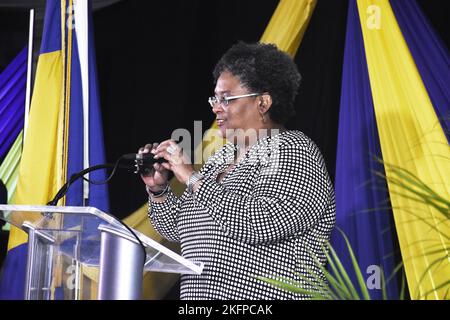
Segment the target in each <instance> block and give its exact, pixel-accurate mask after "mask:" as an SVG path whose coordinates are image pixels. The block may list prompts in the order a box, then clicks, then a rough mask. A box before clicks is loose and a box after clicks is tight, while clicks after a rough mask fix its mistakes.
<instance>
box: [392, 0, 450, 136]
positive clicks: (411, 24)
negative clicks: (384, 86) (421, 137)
mask: <svg viewBox="0 0 450 320" xmlns="http://www.w3.org/2000/svg"><path fill="white" fill-rule="evenodd" d="M390 3H391V7H392V10H393V11H394V14H395V17H396V18H397V22H398V25H399V27H400V29H401V31H402V33H403V37H404V38H405V40H406V43H407V44H408V48H409V51H410V52H411V55H412V56H413V58H414V62H415V63H416V67H417V70H418V71H419V73H420V76H421V77H422V81H423V84H424V85H425V88H426V89H427V92H428V95H429V97H430V100H431V103H432V104H433V106H434V109H435V111H436V115H437V116H438V118H439V121H440V123H441V126H442V129H443V130H444V132H445V135H446V137H447V140H448V141H449V142H450V55H449V52H448V49H447V48H446V47H445V45H444V43H443V42H442V40H441V39H440V38H439V36H438V35H437V34H436V32H435V31H434V30H433V27H432V26H431V25H430V23H429V22H428V20H427V18H426V17H425V15H424V14H423V13H422V11H421V9H420V8H419V6H418V5H417V3H416V1H415V0H395V1H391V2H390ZM442 10H445V9H444V8H442Z"/></svg>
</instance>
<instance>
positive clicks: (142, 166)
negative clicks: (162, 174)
mask: <svg viewBox="0 0 450 320" xmlns="http://www.w3.org/2000/svg"><path fill="white" fill-rule="evenodd" d="M153 157H154V154H152V153H127V154H124V155H123V156H122V159H124V160H133V161H134V163H135V165H134V166H135V167H136V171H135V173H138V174H142V175H147V174H149V173H150V172H151V171H152V170H153V165H154V164H155V163H160V164H161V163H163V162H167V160H166V159H164V158H158V159H155V158H153Z"/></svg>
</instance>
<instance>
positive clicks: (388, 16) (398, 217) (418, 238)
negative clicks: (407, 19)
mask: <svg viewBox="0 0 450 320" xmlns="http://www.w3.org/2000/svg"><path fill="white" fill-rule="evenodd" d="M357 4H358V11H359V17H360V21H361V28H362V33H363V38H364V46H365V52H366V56H367V65H368V70H369V78H370V85H371V90H372V96H373V103H374V108H375V115H376V120H377V126H378V132H379V136H380V143H381V150H382V154H383V160H384V161H385V162H386V163H389V164H392V165H396V166H399V167H402V168H405V169H407V170H408V171H410V172H411V173H413V174H414V175H416V176H417V177H418V178H419V179H421V180H422V181H423V182H425V183H426V184H427V185H428V186H430V187H431V188H432V189H434V191H436V192H437V193H438V194H440V195H441V196H442V197H444V198H447V199H449V198H450V184H449V181H450V180H449V177H450V161H449V159H450V149H449V145H448V143H447V140H446V137H445V135H444V133H443V131H442V128H441V126H440V125H439V121H438V119H437V117H436V114H435V111H434V109H433V105H432V104H431V101H430V99H429V97H428V94H427V91H426V89H425V87H424V85H423V83H422V80H421V78H420V75H419V73H418V71H417V69H416V66H415V64H414V61H413V58H412V56H411V54H410V52H409V50H408V47H407V44H406V42H405V40H404V38H403V36H402V33H401V30H400V29H399V27H398V25H397V21H396V19H395V16H394V14H393V12H392V8H391V7H390V4H389V1H388V0H358V1H357ZM385 168H386V176H387V179H388V181H389V179H392V178H394V179H395V176H394V175H393V172H392V171H391V170H390V169H389V166H385ZM388 188H389V193H390V199H391V204H392V207H393V213H394V220H395V225H396V229H397V234H398V238H399V243H400V248H401V253H402V259H403V262H404V267H405V272H406V277H407V282H408V287H409V289H410V294H411V297H412V298H428V299H430V298H431V299H442V298H443V297H444V295H445V292H444V289H445V288H440V289H439V288H438V287H439V284H442V283H444V282H445V281H448V280H449V278H450V263H449V261H448V260H447V261H445V260H444V261H443V263H441V264H440V265H436V266H435V267H434V268H431V269H427V268H428V267H429V266H430V265H432V264H433V261H435V260H436V259H438V258H439V256H440V255H439V254H438V253H432V252H431V251H433V250H439V249H441V250H442V252H445V250H447V249H446V248H448V247H449V243H448V240H447V242H446V240H445V237H444V236H443V235H447V236H448V235H450V226H449V221H448V220H444V219H443V217H442V215H440V214H439V213H438V211H436V210H435V209H433V208H432V207H431V206H430V205H425V204H422V203H418V202H417V201H413V200H412V199H409V198H407V197H405V196H402V194H404V193H405V192H404V190H401V189H400V188H399V187H398V186H397V185H395V184H393V183H391V182H388ZM447 239H448V238H447ZM442 252H441V256H442ZM447 257H449V256H448V251H447ZM422 277H423V280H421V279H422ZM428 292H430V293H429V294H428V295H427V296H426V297H425V296H424V294H426V293H428Z"/></svg>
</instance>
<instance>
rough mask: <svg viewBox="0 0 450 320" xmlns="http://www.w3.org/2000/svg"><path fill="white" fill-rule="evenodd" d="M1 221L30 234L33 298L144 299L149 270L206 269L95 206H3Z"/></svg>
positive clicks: (29, 291) (29, 294) (28, 289)
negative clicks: (144, 288) (143, 287)
mask: <svg viewBox="0 0 450 320" xmlns="http://www.w3.org/2000/svg"><path fill="white" fill-rule="evenodd" d="M0 219H2V220H4V221H6V222H9V223H11V224H12V225H14V226H16V227H18V228H20V229H22V230H24V231H26V232H27V233H28V260H27V275H26V281H25V292H24V294H25V299H27V300H92V299H101V300H115V299H120V300H131V299H133V300H134V299H140V298H141V292H142V278H143V273H144V272H145V271H157V272H169V273H180V274H200V273H201V272H202V269H203V263H202V262H199V261H190V260H187V259H185V258H183V257H182V256H180V255H178V254H176V253H175V252H173V251H171V250H169V249H167V248H166V247H164V246H163V245H161V244H159V243H158V242H156V241H154V240H152V239H150V238H148V237H147V236H145V235H143V234H142V233H140V232H138V231H137V230H132V231H133V232H134V234H132V233H131V232H130V231H129V230H128V229H127V228H126V227H125V226H124V225H123V224H122V223H121V222H119V221H118V220H117V219H116V218H114V217H113V216H111V215H109V214H107V213H105V212H102V211H100V210H98V209H96V208H93V207H55V206H30V205H0ZM136 237H138V238H139V240H140V242H139V240H138V239H137V238H136ZM141 243H142V245H143V246H142V245H141ZM93 278H95V279H98V282H97V281H92V279H93Z"/></svg>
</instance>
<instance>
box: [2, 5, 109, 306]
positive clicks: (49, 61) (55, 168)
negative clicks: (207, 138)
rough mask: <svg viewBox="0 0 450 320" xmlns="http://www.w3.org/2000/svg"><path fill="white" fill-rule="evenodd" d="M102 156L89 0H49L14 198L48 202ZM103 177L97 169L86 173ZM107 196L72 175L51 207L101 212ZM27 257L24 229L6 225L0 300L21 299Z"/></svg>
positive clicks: (17, 201) (102, 189)
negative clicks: (64, 193) (63, 195)
mask: <svg viewBox="0 0 450 320" xmlns="http://www.w3.org/2000/svg"><path fill="white" fill-rule="evenodd" d="M104 154H105V152H104V146H103V134H102V124H101V114H100V105H99V96H98V88H97V75H96V63H95V51H94V46H93V30H92V17H91V6H90V1H74V0H48V1H47V4H46V10H45V19H44V30H43V35H42V43H41V48H40V55H39V60H38V66H37V71H36V78H35V85H34V90H33V96H32V101H31V108H30V113H29V124H28V128H27V131H26V135H25V139H24V144H23V152H22V159H21V162H20V169H19V180H18V183H17V189H16V193H15V196H14V200H13V202H14V203H15V204H36V205H45V204H47V203H48V202H49V201H50V200H51V199H52V198H53V197H54V195H55V194H56V192H57V191H58V190H59V189H60V188H61V186H62V185H63V184H64V183H65V182H66V181H67V180H68V179H69V178H70V176H71V175H72V174H74V173H76V172H78V171H81V170H82V169H83V168H87V167H89V166H93V165H96V164H101V163H104V162H105V155H104ZM105 177H106V172H105V171H96V172H93V173H91V174H90V176H89V179H91V180H94V181H99V180H104V179H105ZM108 201H109V200H108V191H107V188H106V185H92V184H90V183H88V182H86V181H78V182H76V183H74V184H73V185H72V186H71V187H70V189H69V192H68V194H67V196H66V198H65V199H62V200H61V201H60V203H59V204H58V205H71V206H87V205H89V206H93V207H97V208H99V209H100V210H103V211H106V212H107V211H108V210H109V208H108ZM64 223H65V224H66V222H64ZM69 223H70V222H69ZM86 227H92V228H93V227H96V226H86ZM26 258H27V235H26V234H25V233H24V232H23V231H21V230H19V229H17V228H14V227H12V228H11V233H10V238H9V243H8V255H7V258H6V261H5V264H4V267H3V274H2V279H1V286H0V298H2V299H23V297H24V290H25V288H24V286H25V268H26Z"/></svg>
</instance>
